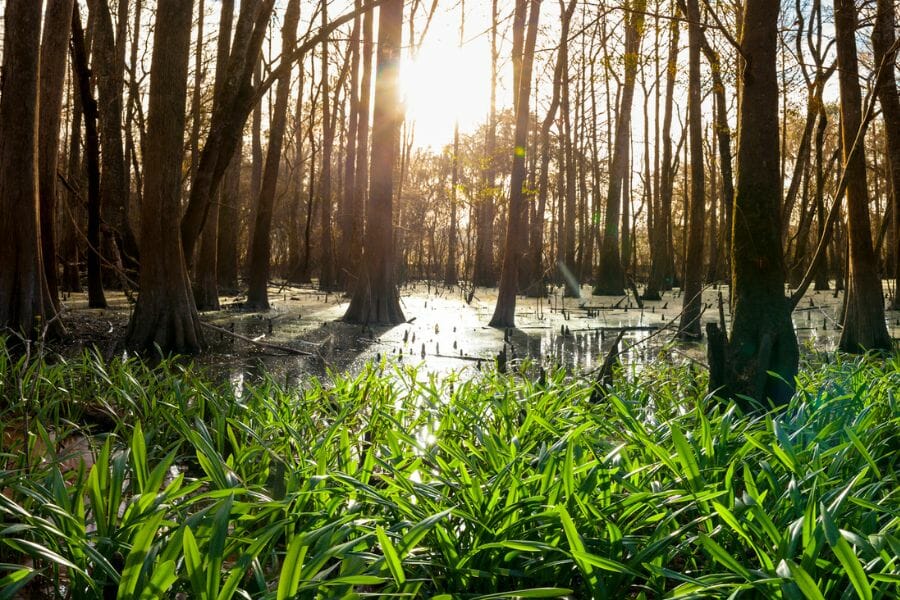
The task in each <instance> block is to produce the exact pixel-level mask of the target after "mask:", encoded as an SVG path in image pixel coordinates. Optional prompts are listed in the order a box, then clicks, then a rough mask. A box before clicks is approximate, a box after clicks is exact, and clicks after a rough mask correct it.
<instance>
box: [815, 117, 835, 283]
mask: <svg viewBox="0 0 900 600" xmlns="http://www.w3.org/2000/svg"><path fill="white" fill-rule="evenodd" d="M827 131H828V113H827V112H826V111H825V105H824V104H820V105H819V124H818V125H817V126H816V139H815V154H816V158H815V168H816V190H815V204H816V234H817V235H816V237H817V239H819V240H821V239H823V238H824V237H825V229H826V227H825V220H826V218H827V215H826V213H825V165H824V158H825V157H824V150H825V133H826V132H827ZM815 277H816V283H815V289H816V290H828V289H831V286H830V284H829V282H828V260H827V258H826V259H825V260H822V264H821V266H819V268H818V269H816V275H815Z"/></svg>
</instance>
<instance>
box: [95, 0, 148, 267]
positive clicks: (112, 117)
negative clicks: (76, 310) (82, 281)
mask: <svg viewBox="0 0 900 600" xmlns="http://www.w3.org/2000/svg"><path fill="white" fill-rule="evenodd" d="M88 5H89V7H90V10H91V17H92V19H93V23H94V39H93V49H92V51H91V68H92V74H93V75H95V76H96V79H97V103H98V119H99V121H98V122H99V128H100V146H101V148H102V153H101V156H100V189H101V195H102V196H103V218H104V221H105V222H106V223H107V224H108V225H109V227H110V228H111V230H112V231H111V233H112V235H113V238H114V239H115V242H116V245H117V246H118V250H119V254H120V255H121V256H122V258H123V259H124V264H125V265H127V266H128V267H129V268H134V267H136V266H137V261H138V258H139V255H138V252H139V250H138V245H137V240H136V239H135V237H134V232H133V230H132V228H131V221H130V219H129V210H128V199H129V193H128V188H127V183H126V182H127V178H126V168H125V151H124V148H123V143H122V115H123V114H124V111H123V110H122V108H123V104H122V90H123V82H124V73H125V62H124V56H122V57H121V58H122V60H120V54H119V52H118V51H117V47H116V40H115V38H114V30H113V23H112V15H111V14H110V12H109V5H108V4H107V0H91V1H90V2H89V4H88ZM105 258H106V259H107V261H108V262H110V263H114V262H115V261H114V260H111V258H112V257H109V256H108V257H105ZM106 279H107V280H109V281H118V280H119V279H118V276H117V275H115V274H113V273H110V274H109V275H108V276H107V278H106Z"/></svg>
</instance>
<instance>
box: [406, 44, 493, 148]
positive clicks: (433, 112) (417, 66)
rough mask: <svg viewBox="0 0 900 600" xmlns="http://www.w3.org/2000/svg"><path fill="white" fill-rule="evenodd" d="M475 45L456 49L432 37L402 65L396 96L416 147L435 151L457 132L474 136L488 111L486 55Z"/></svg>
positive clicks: (485, 51)
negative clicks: (398, 91)
mask: <svg viewBox="0 0 900 600" xmlns="http://www.w3.org/2000/svg"><path fill="white" fill-rule="evenodd" d="M485 46H486V44H483V43H479V40H477V39H476V40H474V41H472V42H469V43H467V44H466V45H464V46H463V47H462V48H459V47H458V46H457V45H456V44H455V43H453V42H448V41H446V40H445V39H442V38H441V37H438V36H435V38H434V39H433V40H428V41H426V42H425V44H423V46H422V47H421V48H420V49H419V52H418V53H417V54H416V56H415V58H411V57H409V56H408V55H407V57H406V58H405V59H404V60H403V61H402V63H401V65H400V96H401V100H402V101H403V102H404V105H405V107H406V120H407V122H408V123H414V124H415V132H416V135H415V144H416V145H417V146H419V147H431V148H432V149H433V150H439V149H440V148H442V147H443V146H445V145H446V144H449V143H451V142H452V141H453V129H454V127H455V125H456V122H457V120H458V121H459V128H460V131H461V132H470V131H473V130H475V129H476V128H477V127H478V125H479V124H480V123H483V122H484V121H486V120H487V115H488V111H489V109H490V49H489V47H485Z"/></svg>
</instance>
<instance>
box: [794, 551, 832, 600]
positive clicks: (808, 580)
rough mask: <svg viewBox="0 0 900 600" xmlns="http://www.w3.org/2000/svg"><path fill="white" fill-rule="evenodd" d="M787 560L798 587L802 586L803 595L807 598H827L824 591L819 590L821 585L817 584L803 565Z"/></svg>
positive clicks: (819, 599)
mask: <svg viewBox="0 0 900 600" xmlns="http://www.w3.org/2000/svg"><path fill="white" fill-rule="evenodd" d="M785 562H786V563H787V566H788V569H789V570H790V572H791V577H792V578H793V580H794V583H796V584H797V587H798V588H800V591H801V592H803V595H804V596H806V598H807V600H825V597H824V596H823V595H822V592H820V591H819V586H818V585H816V582H815V581H814V580H813V578H812V577H810V575H809V573H807V572H806V570H805V569H804V568H803V567H801V566H800V565H798V564H797V563H795V562H794V561H792V560H787V561H785Z"/></svg>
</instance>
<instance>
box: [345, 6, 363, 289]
mask: <svg viewBox="0 0 900 600" xmlns="http://www.w3.org/2000/svg"><path fill="white" fill-rule="evenodd" d="M360 6H361V0H355V1H354V7H355V8H356V10H359V7H360ZM361 20H362V17H357V18H355V19H354V20H353V29H352V30H351V32H350V42H349V45H348V50H347V51H348V53H349V56H350V58H349V60H350V90H349V93H348V95H347V104H349V115H348V117H347V121H348V123H347V143H346V150H345V153H344V184H343V188H342V189H341V252H340V257H339V266H338V270H339V272H338V282H339V283H340V285H341V286H342V287H343V288H344V289H346V290H348V289H351V288H352V282H351V280H352V279H353V278H355V277H356V265H355V263H354V258H355V257H354V252H353V246H354V245H355V244H356V241H357V240H358V239H359V238H354V219H355V216H356V214H355V201H354V200H355V199H354V194H355V193H356V155H357V152H356V144H357V138H358V137H359V118H360V114H359V113H360V102H359V78H360V73H359V61H360V58H359V54H360V52H359V41H360V29H361V27H360V26H361ZM366 110H368V107H366Z"/></svg>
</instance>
